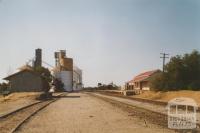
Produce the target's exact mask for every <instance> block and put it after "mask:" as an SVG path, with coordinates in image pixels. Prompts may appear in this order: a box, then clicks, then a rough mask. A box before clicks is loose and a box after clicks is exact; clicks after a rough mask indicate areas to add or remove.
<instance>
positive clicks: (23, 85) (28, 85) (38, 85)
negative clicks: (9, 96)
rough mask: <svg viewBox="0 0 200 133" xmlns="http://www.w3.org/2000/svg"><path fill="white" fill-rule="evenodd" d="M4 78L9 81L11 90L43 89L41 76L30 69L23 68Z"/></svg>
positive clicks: (28, 90) (30, 90) (33, 90)
mask: <svg viewBox="0 0 200 133" xmlns="http://www.w3.org/2000/svg"><path fill="white" fill-rule="evenodd" d="M4 80H8V81H9V85H10V91H11V92H39V91H42V90H43V89H44V84H43V83H44V82H43V79H42V77H41V76H40V75H39V74H36V73H35V72H34V71H33V70H30V69H25V68H23V70H21V71H19V72H17V73H14V74H12V75H10V76H8V77H6V78H4Z"/></svg>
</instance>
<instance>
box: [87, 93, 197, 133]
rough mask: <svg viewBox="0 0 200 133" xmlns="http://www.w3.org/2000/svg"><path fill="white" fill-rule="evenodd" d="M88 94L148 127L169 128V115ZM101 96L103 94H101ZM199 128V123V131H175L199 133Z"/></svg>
mask: <svg viewBox="0 0 200 133" xmlns="http://www.w3.org/2000/svg"><path fill="white" fill-rule="evenodd" d="M86 94H88V95H90V96H93V97H96V98H98V99H101V100H103V101H106V102H109V103H110V104H112V105H113V106H116V107H119V108H121V109H122V110H125V111H127V112H129V113H130V115H129V116H131V117H139V118H140V119H142V120H143V121H144V123H145V125H146V126H147V127H148V126H150V125H151V124H156V125H159V126H161V127H163V128H168V115H167V114H164V113H159V112H156V111H152V110H148V109H145V108H143V107H139V106H134V105H131V104H127V103H125V102H122V101H118V100H114V99H112V98H107V97H102V96H100V95H95V94H93V93H91V92H89V93H88V92H86ZM100 94H102V93H100ZM102 95H107V94H105V93H104V94H102ZM107 96H114V97H119V96H116V95H112V94H108V95H107ZM119 98H123V97H119ZM125 99H127V98H125ZM130 100H131V99H130ZM132 100H134V99H132ZM154 104H155V103H154ZM155 110H156V109H155ZM150 123H151V124H150ZM199 127H200V124H199V123H197V129H194V130H174V131H175V132H177V133H186V132H188V133H199V132H200V128H199Z"/></svg>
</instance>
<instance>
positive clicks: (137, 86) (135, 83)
mask: <svg viewBox="0 0 200 133" xmlns="http://www.w3.org/2000/svg"><path fill="white" fill-rule="evenodd" d="M159 72H160V70H153V71H147V72H144V73H141V74H139V75H137V76H136V77H134V79H133V80H131V81H129V82H127V83H126V90H150V89H151V88H150V85H149V81H150V79H151V78H152V77H153V76H154V75H155V74H156V73H159Z"/></svg>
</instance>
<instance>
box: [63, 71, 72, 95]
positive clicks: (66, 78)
mask: <svg viewBox="0 0 200 133" xmlns="http://www.w3.org/2000/svg"><path fill="white" fill-rule="evenodd" d="M60 78H61V80H62V82H63V84H64V89H65V90H66V91H68V92H71V91H73V73H72V71H61V72H60Z"/></svg>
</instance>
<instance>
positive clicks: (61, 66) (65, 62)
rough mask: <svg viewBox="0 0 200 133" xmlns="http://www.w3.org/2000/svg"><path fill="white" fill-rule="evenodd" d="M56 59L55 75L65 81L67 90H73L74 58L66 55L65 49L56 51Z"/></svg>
mask: <svg viewBox="0 0 200 133" xmlns="http://www.w3.org/2000/svg"><path fill="white" fill-rule="evenodd" d="M55 59H56V67H55V69H54V70H53V75H54V76H55V78H58V79H60V80H61V81H62V82H63V84H64V89H65V90H66V91H68V92H71V91H73V59H72V58H67V57H66V51H65V50H60V51H59V52H56V53H55Z"/></svg>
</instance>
